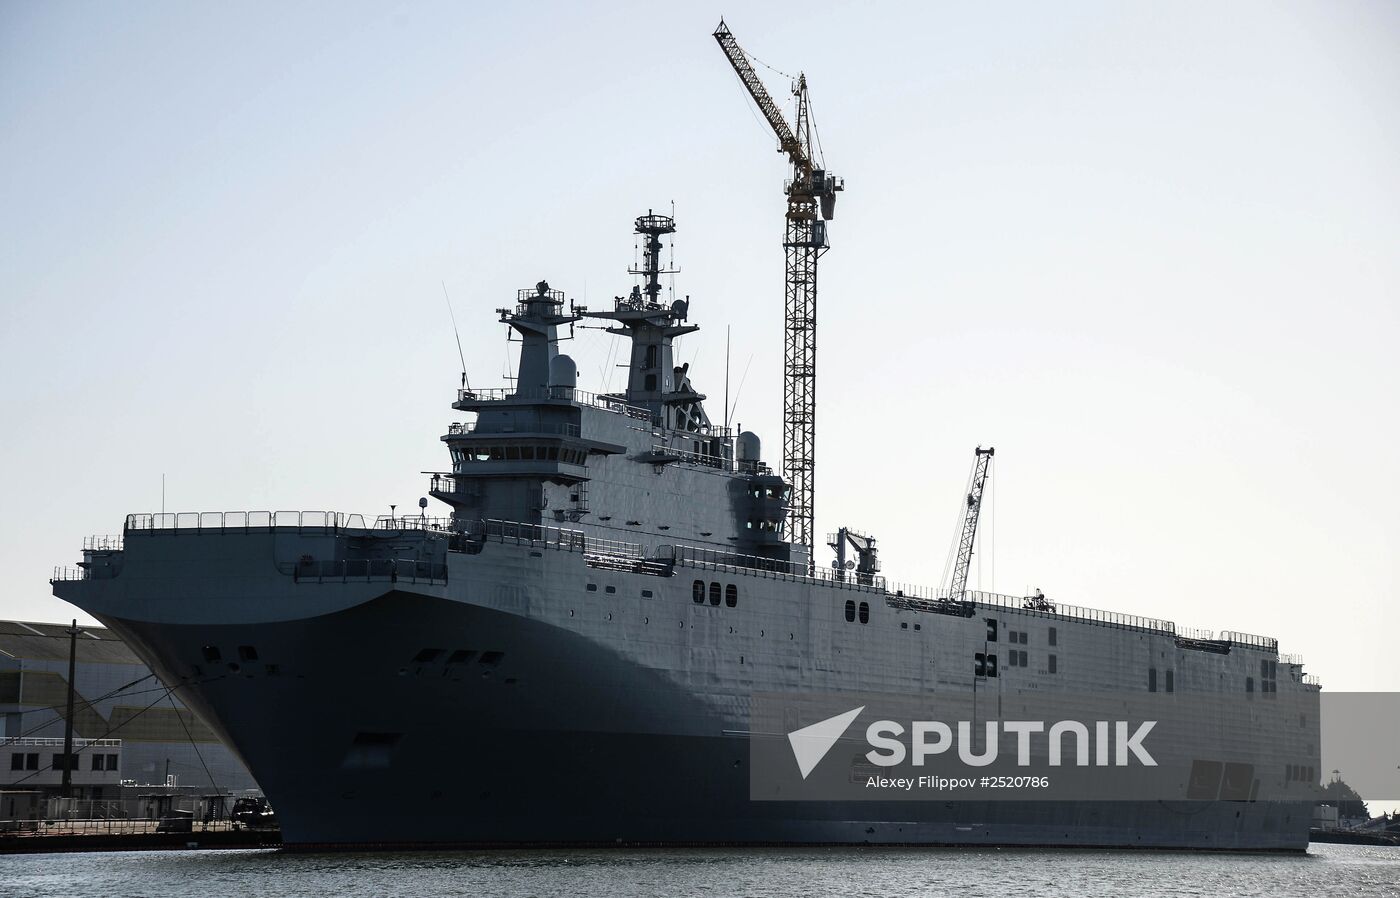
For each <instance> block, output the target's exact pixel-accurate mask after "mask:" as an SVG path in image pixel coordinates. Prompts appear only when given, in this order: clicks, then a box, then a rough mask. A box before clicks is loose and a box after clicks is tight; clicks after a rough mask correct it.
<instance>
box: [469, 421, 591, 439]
mask: <svg viewBox="0 0 1400 898" xmlns="http://www.w3.org/2000/svg"><path fill="white" fill-rule="evenodd" d="M541 433H542V434H549V435H558V436H566V437H576V436H578V435H579V426H578V425H577V424H569V423H559V422H549V423H545V422H530V421H525V422H523V423H522V422H515V423H513V424H510V425H509V426H508V427H507V426H506V425H503V424H500V423H494V422H493V423H492V424H490V425H488V427H487V428H486V429H484V430H483V429H482V427H481V422H480V421H468V422H465V423H455V424H449V425H447V435H448V436H450V437H462V436H479V437H488V436H489V437H516V436H529V435H531V434H541Z"/></svg>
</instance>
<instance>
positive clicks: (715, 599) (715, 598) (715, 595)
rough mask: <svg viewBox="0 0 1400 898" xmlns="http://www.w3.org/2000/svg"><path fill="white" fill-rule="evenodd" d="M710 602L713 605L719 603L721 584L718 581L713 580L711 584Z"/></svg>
mask: <svg viewBox="0 0 1400 898" xmlns="http://www.w3.org/2000/svg"><path fill="white" fill-rule="evenodd" d="M710 604H711V605H718V604H719V584H718V583H713V582H712V583H711V584H710Z"/></svg>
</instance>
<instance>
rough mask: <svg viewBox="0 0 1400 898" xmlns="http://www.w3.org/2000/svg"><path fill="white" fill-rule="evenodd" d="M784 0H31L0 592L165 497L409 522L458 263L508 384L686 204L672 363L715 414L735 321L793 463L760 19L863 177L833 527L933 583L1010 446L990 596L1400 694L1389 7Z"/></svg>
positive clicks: (835, 416)
mask: <svg viewBox="0 0 1400 898" xmlns="http://www.w3.org/2000/svg"><path fill="white" fill-rule="evenodd" d="M797 9H798V7H794V6H793V5H792V4H790V3H789V4H767V5H753V4H745V5H744V6H743V7H742V8H737V9H730V10H722V9H720V8H718V7H706V6H704V5H703V4H687V5H684V6H682V5H681V4H657V3H634V4H614V5H608V6H605V7H598V8H594V7H591V6H590V7H587V8H585V7H583V6H582V5H573V4H569V5H563V4H561V5H558V6H546V5H541V4H531V5H528V6H527V5H519V6H510V5H507V4H500V3H492V4H477V5H468V4H465V3H444V4H440V5H437V4H428V3H414V4H401V5H396V4H384V3H381V4H365V5H357V4H346V3H317V4H287V3H275V4H274V3H267V4H257V3H240V4H211V3H204V4H190V3H173V2H172V3H120V4H118V3H65V2H45V3H38V2H15V0H9V2H0V171H3V173H4V175H3V179H0V297H3V322H2V323H0V366H3V368H2V369H0V374H2V375H3V379H4V384H5V389H4V391H3V394H0V422H3V425H2V426H3V428H4V430H3V439H2V440H0V471H3V472H4V473H3V477H4V481H3V483H4V491H3V495H4V497H5V499H6V502H7V509H6V513H5V514H4V515H3V516H2V517H0V570H3V572H4V573H3V577H2V578H0V587H3V593H0V615H3V616H5V617H17V618H22V619H38V620H56V619H64V618H67V617H69V616H71V615H72V614H73V609H72V608H70V607H69V606H67V605H65V604H64V603H61V602H59V601H58V600H57V599H54V598H52V597H51V596H50V595H49V588H48V584H47V582H46V581H47V579H48V577H49V574H50V571H51V569H52V566H53V565H55V564H71V563H72V562H74V561H75V560H76V559H77V558H78V556H79V554H80V552H79V549H80V546H81V540H82V537H83V536H84V535H86V534H93V533H113V532H119V531H120V529H121V526H122V520H123V516H124V515H125V514H127V513H129V512H145V511H151V510H156V509H158V507H159V505H160V485H161V475H162V473H164V474H165V475H166V481H167V498H166V505H167V508H168V509H169V510H172V511H173V510H224V509H335V510H341V511H358V512H365V513H379V512H382V511H386V510H387V508H388V506H389V504H390V503H397V504H398V505H399V506H400V507H404V506H411V505H413V503H414V502H415V501H416V500H417V498H418V497H419V496H420V495H424V494H425V492H426V489H427V478H426V477H424V476H422V475H420V474H419V472H420V471H424V470H441V469H442V468H444V467H445V466H447V464H448V460H447V457H446V452H445V450H444V449H443V447H442V446H441V444H440V443H439V442H438V439H437V438H438V436H439V435H440V434H441V433H443V432H444V431H445V427H446V425H447V423H448V422H450V421H452V420H456V419H459V418H461V417H462V416H461V415H460V413H456V412H454V411H453V410H452V409H451V408H450V407H449V405H450V403H451V401H452V398H453V390H454V388H455V387H456V386H457V382H458V377H459V371H458V369H459V364H458V361H457V350H456V347H455V344H454V342H453V338H452V330H451V326H450V323H449V320H448V314H447V308H446V304H445V303H444V300H443V295H442V287H441V282H442V281H445V282H446V284H447V287H448V290H449V291H450V293H451V297H452V301H453V303H454V306H455V309H456V313H457V318H458V321H459V322H460V324H461V326H462V343H463V346H464V349H465V351H466V354H467V365H468V374H469V375H470V377H471V379H472V383H473V384H475V385H481V386H485V385H496V384H500V383H502V382H503V380H504V378H503V372H504V366H505V361H506V344H505V341H504V332H503V328H502V326H501V325H500V324H499V323H495V315H494V313H493V312H492V310H493V309H495V308H496V307H499V306H503V305H507V304H509V303H512V302H513V301H514V297H515V290H516V289H518V288H521V287H526V286H528V285H531V284H533V283H535V282H536V281H537V280H539V279H541V278H548V279H549V280H550V282H551V284H553V285H554V286H555V287H558V288H561V289H563V290H565V291H567V292H568V294H569V295H570V296H571V297H573V298H574V299H576V300H578V301H580V302H584V301H587V302H588V303H589V304H592V305H594V306H595V307H597V306H601V305H603V304H605V303H606V302H608V301H609V298H610V297H611V296H613V295H615V294H620V293H625V292H626V291H627V290H628V289H629V288H630V286H631V283H632V281H631V279H630V277H629V276H628V275H627V274H626V271H625V269H626V268H627V267H628V265H629V264H631V262H632V260H633V237H632V235H631V222H632V219H633V217H634V216H636V215H637V214H639V213H642V212H645V211H646V210H647V209H648V208H656V209H658V210H662V209H666V210H669V208H670V203H671V202H672V201H674V202H675V204H676V216H677V218H678V221H679V225H680V228H681V230H680V233H679V235H678V237H679V239H678V241H677V250H676V261H677V263H678V264H679V265H681V266H682V268H683V269H684V270H683V273H682V274H681V276H680V277H679V278H678V279H677V283H676V289H677V291H678V293H684V294H689V295H690V296H691V298H692V306H691V308H692V320H693V321H696V322H698V323H700V324H701V325H702V326H704V328H705V329H704V330H702V331H701V332H700V333H699V334H697V335H694V336H691V337H687V338H685V339H684V341H683V344H682V349H681V353H680V358H681V359H682V360H683V361H691V360H693V361H694V363H695V364H694V369H693V376H694V378H695V380H696V382H697V384H698V386H699V387H700V388H701V389H707V390H708V391H709V392H710V394H711V395H712V396H715V397H716V398H718V397H719V396H720V395H722V392H723V359H724V333H725V326H726V325H732V327H733V349H732V355H733V369H734V371H733V379H734V383H735V386H736V387H737V384H738V381H739V379H740V377H741V374H742V373H743V371H744V370H745V369H746V368H747V369H748V374H747V377H746V378H745V379H744V386H743V389H742V392H741V393H740V395H739V397H738V403H737V417H738V419H739V420H740V421H742V423H743V424H744V426H745V427H746V428H752V429H755V430H757V431H758V432H759V433H760V434H761V435H762V436H763V438H764V440H765V448H766V452H767V454H768V456H769V458H770V459H772V460H775V461H776V460H777V459H776V456H777V455H778V452H779V447H780V444H781V440H780V429H779V412H780V408H781V397H782V392H781V355H782V341H781V326H782V250H781V246H780V242H781V234H782V224H783V222H782V212H783V208H784V205H783V197H782V194H781V185H782V181H783V178H784V177H785V175H786V170H785V166H784V163H783V160H782V157H780V156H779V155H778V154H777V153H775V152H774V141H773V139H772V137H771V136H770V135H769V134H768V132H767V131H766V129H765V127H764V126H763V125H761V124H760V123H759V122H758V120H757V118H756V113H755V112H754V111H753V108H752V105H751V104H750V103H749V102H748V101H747V100H746V99H745V96H744V94H743V92H742V89H741V88H740V86H739V85H738V82H737V81H736V79H735V77H734V75H733V74H732V72H731V71H730V70H729V67H728V65H727V63H726V62H725V59H724V57H723V55H722V54H721V52H720V50H719V49H718V47H717V46H716V45H715V42H714V40H713V39H712V38H711V37H710V33H711V31H712V30H713V29H714V26H715V24H716V23H717V21H718V20H719V17H720V13H721V12H728V14H729V18H728V21H729V24H730V25H731V27H732V28H733V30H734V32H735V34H736V36H737V37H738V39H739V41H740V42H741V43H742V44H743V45H744V46H745V47H746V48H747V49H749V50H750V51H752V52H753V53H755V54H757V56H759V57H760V58H761V59H763V60H765V61H767V62H769V63H771V64H772V65H773V66H775V67H777V68H779V69H781V70H783V71H786V72H795V71H797V70H798V69H803V70H805V71H806V73H807V75H808V77H809V81H810V84H811V90H812V96H813V102H814V107H815V110H816V114H817V122H818V124H819V127H820V134H821V139H822V143H823V146H824V147H825V150H826V156H827V160H828V162H829V165H830V167H831V169H832V170H834V171H835V172H836V173H837V174H840V175H842V176H844V177H845V178H846V183H847V190H846V193H845V194H844V195H843V196H842V197H841V200H840V202H839V204H838V214H837V218H836V221H835V222H833V223H832V226H831V234H832V240H833V243H834V248H833V249H832V250H831V252H830V253H829V254H828V255H827V256H826V257H825V258H824V259H823V261H822V266H821V290H820V303H819V321H820V325H819V328H820V331H819V332H820V336H819V358H820V364H819V372H820V373H819V379H818V384H819V386H818V406H819V415H818V427H819V429H818V441H817V460H818V466H817V497H818V498H817V531H818V532H819V533H825V532H826V531H828V530H834V529H835V528H836V527H838V526H840V525H843V524H848V525H850V526H853V527H857V528H860V529H863V530H866V531H870V532H873V533H874V534H875V535H876V536H877V537H878V538H879V539H880V546H881V556H882V560H883V562H884V567H885V573H886V574H888V575H889V576H890V578H891V579H892V580H902V581H912V582H919V583H925V584H929V585H938V580H939V578H940V576H941V575H942V574H943V570H944V566H945V559H946V556H947V551H948V546H949V543H950V541H951V540H952V538H953V534H954V528H955V521H956V516H957V514H958V512H959V505H960V501H961V492H962V489H963V485H964V482H965V479H966V476H967V470H968V467H969V465H970V463H971V460H972V449H973V447H974V446H975V445H977V444H979V443H980V444H982V445H994V446H996V449H997V456H996V463H995V467H994V469H993V484H994V501H992V502H989V503H988V509H987V512H988V513H987V520H986V524H987V526H986V528H985V532H986V539H985V540H984V543H983V549H984V550H983V553H982V555H981V564H980V569H975V570H974V576H973V580H974V583H977V582H980V585H981V586H982V587H983V588H995V589H997V590H999V591H1004V592H1009V593H1014V594H1022V593H1024V592H1025V591H1027V590H1029V589H1032V588H1034V587H1040V588H1043V589H1044V590H1045V591H1046V593H1047V594H1048V595H1049V596H1050V597H1051V598H1052V599H1056V600H1059V601H1062V602H1069V603H1075V604H1081V605H1090V606H1095V607H1101V608H1110V609H1115V610H1119V611H1124V612H1131V613H1137V614H1145V615H1152V616H1156V617H1165V618H1170V619H1174V620H1176V621H1178V622H1179V623H1181V624H1183V625H1186V626H1194V627H1206V628H1212V629H1216V630H1223V629H1236V630H1245V631H1251V632H1260V633H1265V634H1269V635H1273V636H1277V637H1279V639H1280V640H1281V643H1282V650H1283V651H1285V652H1296V653H1301V654H1302V655H1303V656H1304V657H1305V659H1306V660H1307V662H1308V669H1309V670H1310V671H1313V672H1315V673H1317V674H1319V675H1320V676H1321V677H1322V679H1323V683H1324V686H1325V687H1327V688H1329V689H1336V690H1344V689H1353V690H1368V689H1392V690H1393V689H1400V666H1397V665H1396V663H1395V661H1396V655H1395V648H1396V638H1395V637H1396V634H1397V630H1400V611H1397V606H1400V578H1398V577H1397V563H1396V556H1395V551H1394V550H1395V546H1396V545H1397V542H1400V502H1397V500H1400V461H1397V445H1400V425H1398V424H1397V415H1396V396H1397V387H1400V362H1397V337H1400V254H1398V251H1400V166H1397V163H1396V160H1397V159H1400V5H1396V4H1394V3H1381V2H1376V3H1353V2H1325V3H1277V2H1274V3H1249V2H1237V3H1229V4H1220V3H1190V2H1185V3H1183V2H1173V3H1158V4H1148V3H1122V2H1104V3H1091V2H1072V3H1057V4H1046V3H1025V4H1015V3H1004V4H929V3H916V4H908V5H899V4H879V3H870V4H848V5H823V4H807V5H805V6H803V7H801V8H800V9H801V14H800V15H799V14H796V12H795V10H797ZM763 71H764V73H765V75H767V76H769V77H770V84H771V86H772V87H773V89H774V90H775V93H778V92H780V91H782V90H784V89H785V87H786V82H785V79H783V78H782V77H781V76H779V75H776V74H773V73H772V72H769V71H767V70H763ZM612 339H613V338H611V337H608V336H606V335H603V334H600V333H599V332H596V331H585V332H581V333H580V337H579V339H578V340H576V341H575V342H574V343H572V344H568V345H567V351H569V352H570V353H571V354H573V355H574V356H575V357H576V358H577V359H578V361H579V365H580V378H581V382H582V384H581V385H583V386H585V387H590V388H594V389H597V388H601V387H602V386H604V385H605V384H608V383H609V377H610V378H611V380H610V385H611V386H612V387H613V388H616V387H618V386H619V385H620V383H621V377H620V375H619V374H618V373H617V372H616V371H615V369H614V370H611V371H610V370H609V368H608V354H609V350H610V345H611V342H612ZM711 409H712V411H711V413H712V415H713V416H715V417H719V415H720V413H719V403H718V402H716V403H713V404H712V406H711ZM993 542H994V545H993ZM822 557H823V559H825V557H826V556H825V553H823V555H822Z"/></svg>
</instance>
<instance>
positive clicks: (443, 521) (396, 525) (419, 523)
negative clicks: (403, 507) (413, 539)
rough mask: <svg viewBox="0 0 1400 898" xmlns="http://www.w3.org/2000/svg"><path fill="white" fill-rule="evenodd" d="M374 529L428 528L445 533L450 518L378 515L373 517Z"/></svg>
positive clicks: (450, 522)
mask: <svg viewBox="0 0 1400 898" xmlns="http://www.w3.org/2000/svg"><path fill="white" fill-rule="evenodd" d="M374 529H375V530H430V531H433V532H437V533H447V532H450V531H451V530H452V519H451V518H435V517H430V516H428V515H397V516H390V515H387V514H385V515H380V516H379V517H377V518H375V519H374Z"/></svg>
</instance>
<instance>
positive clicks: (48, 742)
mask: <svg viewBox="0 0 1400 898" xmlns="http://www.w3.org/2000/svg"><path fill="white" fill-rule="evenodd" d="M10 746H15V747H24V748H62V747H63V737H61V736H0V748H7V747H10ZM121 746H122V741H121V740H120V739H80V738H78V737H77V736H74V737H73V748H74V750H81V749H84V748H121Z"/></svg>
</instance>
